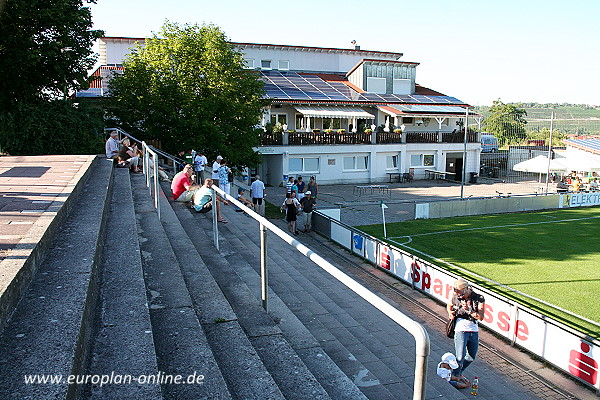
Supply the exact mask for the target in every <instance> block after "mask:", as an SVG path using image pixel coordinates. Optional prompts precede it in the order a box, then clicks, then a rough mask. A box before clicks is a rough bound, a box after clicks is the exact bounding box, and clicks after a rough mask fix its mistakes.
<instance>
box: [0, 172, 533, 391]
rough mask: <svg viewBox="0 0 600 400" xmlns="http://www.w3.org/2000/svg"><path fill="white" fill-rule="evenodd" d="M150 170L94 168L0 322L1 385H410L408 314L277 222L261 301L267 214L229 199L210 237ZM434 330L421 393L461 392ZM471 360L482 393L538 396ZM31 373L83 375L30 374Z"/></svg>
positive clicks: (201, 218)
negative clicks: (439, 371) (444, 367)
mask: <svg viewBox="0 0 600 400" xmlns="http://www.w3.org/2000/svg"><path fill="white" fill-rule="evenodd" d="M144 183H145V182H144V177H143V176H142V175H133V174H129V172H128V171H127V170H118V169H117V170H113V169H112V167H111V165H110V164H109V163H102V162H100V163H98V165H96V166H95V167H94V171H92V175H91V176H90V179H89V183H88V184H87V185H86V186H85V188H84V189H83V190H82V192H81V194H80V195H79V197H78V198H77V200H76V202H75V203H74V206H73V209H72V212H71V214H70V216H69V217H68V219H67V222H66V224H65V226H64V228H63V229H61V230H59V232H58V234H57V236H56V237H55V240H54V244H53V245H52V247H51V248H50V251H49V253H48V256H47V257H46V259H45V260H44V262H43V263H42V266H41V268H40V270H39V272H38V273H37V275H36V276H35V277H34V278H33V281H32V283H31V285H30V287H29V288H28V289H27V291H26V292H25V295H24V296H23V298H22V299H21V301H20V303H19V304H18V307H17V308H16V310H15V311H14V313H13V315H12V317H11V319H10V320H9V321H8V322H7V324H6V327H5V329H4V331H3V332H2V333H1V334H0V398H2V399H5V398H6V399H27V398H29V399H46V398H53V399H54V398H80V399H83V398H95V399H123V398H127V399H157V400H158V399H163V398H164V399H298V400H304V399H324V400H326V399H336V400H337V399H366V398H369V399H377V400H380V399H410V398H412V384H413V371H414V361H413V360H414V339H413V338H412V336H410V334H408V333H407V332H406V331H404V329H402V328H400V327H398V326H397V325H396V324H395V323H393V322H392V321H391V320H389V319H388V318H387V317H386V316H384V315H383V314H381V313H380V312H379V311H377V310H376V309H375V308H374V307H372V306H371V305H369V304H368V303H366V302H365V301H363V300H362V299H360V298H359V297H358V296H357V295H355V294H354V293H353V292H351V291H349V290H348V289H346V288H345V287H344V286H343V285H341V284H340V283H339V282H338V281H337V280H336V279H334V278H332V277H331V276H330V275H329V274H327V273H326V272H324V271H323V270H321V269H320V268H319V267H317V266H316V265H314V264H313V263H312V262H310V261H309V260H308V259H306V258H305V257H304V256H302V255H301V254H300V253H298V252H297V251H296V250H295V249H293V248H292V247H290V246H289V245H287V244H286V243H284V242H283V241H282V240H280V239H278V238H276V237H275V236H274V235H272V234H270V235H269V240H268V246H269V247H268V264H269V268H270V270H269V284H270V293H269V307H270V308H269V313H266V312H265V311H264V310H263V309H262V307H261V305H260V278H259V273H258V271H259V268H260V261H259V257H260V256H259V254H260V251H259V249H260V243H259V240H260V239H259V234H258V232H259V231H258V223H257V222H256V221H254V220H253V219H252V218H250V217H247V216H245V215H244V214H243V213H236V212H234V211H233V209H232V207H224V214H225V216H226V218H227V219H228V220H229V221H230V223H229V224H219V228H220V243H219V244H220V246H219V247H220V251H217V250H216V248H215V247H214V246H213V243H212V220H211V218H212V217H211V215H206V214H197V213H193V212H191V211H190V210H189V208H187V207H186V206H185V205H183V204H180V203H169V202H168V201H167V198H166V196H165V195H164V194H163V193H162V192H161V193H160V195H161V219H160V220H159V219H158V215H157V212H156V210H155V209H154V207H153V203H152V200H151V197H150V196H149V192H148V189H147V188H146V187H145V184H144ZM107 187H108V188H109V190H107ZM163 189H164V190H165V191H166V192H169V188H168V186H167V185H165V186H164V187H163ZM299 240H301V241H303V242H305V243H306V244H307V245H308V246H309V247H311V248H313V249H314V250H317V251H318V252H319V253H320V254H322V255H323V256H324V257H326V258H327V259H328V260H329V261H330V262H332V263H333V264H334V265H336V266H338V267H339V268H340V269H344V268H345V267H346V266H347V264H348V263H352V262H355V260H353V259H352V258H351V256H350V255H348V257H344V256H343V255H342V256H340V253H339V252H338V251H335V250H334V249H332V248H331V247H330V246H329V245H326V244H324V243H323V240H322V238H320V237H319V236H318V235H316V234H310V235H301V236H300V237H299ZM384 297H385V296H384ZM387 300H388V302H390V303H391V304H396V303H394V302H393V301H392V300H391V299H387ZM396 305H397V304H396ZM403 311H405V310H403ZM429 333H430V335H431V338H432V356H431V358H430V362H429V371H430V372H429V374H430V375H429V376H428V381H427V382H428V384H427V398H430V399H433V398H436V399H464V398H466V397H467V395H468V393H467V392H466V391H457V390H456V389H454V388H453V387H451V386H450V385H449V384H447V383H446V382H445V381H443V380H442V379H440V378H439V377H437V376H436V375H435V368H436V365H437V362H438V360H439V358H440V356H441V354H443V353H444V352H446V351H452V348H451V344H450V342H449V341H448V339H447V338H444V337H442V336H441V334H438V333H436V332H435V329H430V330H429ZM469 372H470V373H472V374H477V375H479V376H480V377H481V378H482V381H483V382H486V383H487V384H485V385H483V386H482V388H481V391H480V393H481V394H482V396H484V397H485V398H495V399H509V398H519V399H531V398H535V397H533V396H530V395H529V394H528V393H526V392H525V391H524V390H523V388H522V387H519V386H518V385H515V384H514V383H513V382H510V381H504V380H502V379H497V378H496V375H498V374H497V371H495V370H494V369H493V367H490V366H489V365H486V364H484V363H481V362H476V363H475V364H474V365H473V366H472V367H471V368H470V370H469ZM28 374H52V375H53V376H57V377H62V378H63V379H66V377H68V376H69V375H76V376H78V377H80V378H81V379H85V378H87V379H88V380H87V381H86V382H81V384H79V385H67V384H66V383H65V382H62V383H60V384H37V385H27V384H25V382H24V379H23V378H24V375H28ZM177 376H180V377H181V379H182V381H183V382H184V383H182V384H175V382H173V380H174V379H176V377H177ZM91 377H97V379H99V378H101V377H102V378H104V377H106V379H108V378H110V379H111V381H110V382H108V383H106V382H105V383H99V382H98V381H94V380H92V379H91ZM127 377H133V381H131V380H129V381H127V379H128V378H127ZM142 377H144V382H142V381H141V379H142ZM189 379H191V381H190V380H189ZM157 380H158V383H157V382H156V381H157ZM492 382H493V384H492Z"/></svg>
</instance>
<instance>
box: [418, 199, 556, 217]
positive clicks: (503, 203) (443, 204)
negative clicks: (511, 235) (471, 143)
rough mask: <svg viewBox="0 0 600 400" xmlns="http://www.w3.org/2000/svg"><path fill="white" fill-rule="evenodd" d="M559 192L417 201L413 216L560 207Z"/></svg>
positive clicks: (471, 213)
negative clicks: (429, 201)
mask: <svg viewBox="0 0 600 400" xmlns="http://www.w3.org/2000/svg"><path fill="white" fill-rule="evenodd" d="M561 206H562V201H561V196H560V195H559V194H554V195H548V196H529V197H493V198H488V199H465V200H455V201H439V202H432V203H419V204H416V205H415V218H416V219H428V218H446V217H458V216H465V215H482V214H499V213H508V212H519V211H532V210H546V209H553V208H561Z"/></svg>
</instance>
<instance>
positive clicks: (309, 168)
mask: <svg viewBox="0 0 600 400" xmlns="http://www.w3.org/2000/svg"><path fill="white" fill-rule="evenodd" d="M289 163H290V164H289V168H290V172H311V173H313V172H315V173H318V172H319V159H318V158H308V157H306V158H305V157H303V158H290V159H289Z"/></svg>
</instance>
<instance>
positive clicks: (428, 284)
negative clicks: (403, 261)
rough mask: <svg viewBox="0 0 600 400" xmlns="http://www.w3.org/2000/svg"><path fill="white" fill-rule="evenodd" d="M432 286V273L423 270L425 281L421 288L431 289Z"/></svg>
mask: <svg viewBox="0 0 600 400" xmlns="http://www.w3.org/2000/svg"><path fill="white" fill-rule="evenodd" d="M430 287H431V275H429V274H428V273H427V272H423V282H422V284H421V290H423V291H425V289H429V288H430Z"/></svg>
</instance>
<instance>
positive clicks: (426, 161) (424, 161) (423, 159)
mask: <svg viewBox="0 0 600 400" xmlns="http://www.w3.org/2000/svg"><path fill="white" fill-rule="evenodd" d="M434 165H435V156H434V155H433V154H413V155H411V156H410V166H411V167H433V166H434Z"/></svg>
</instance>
